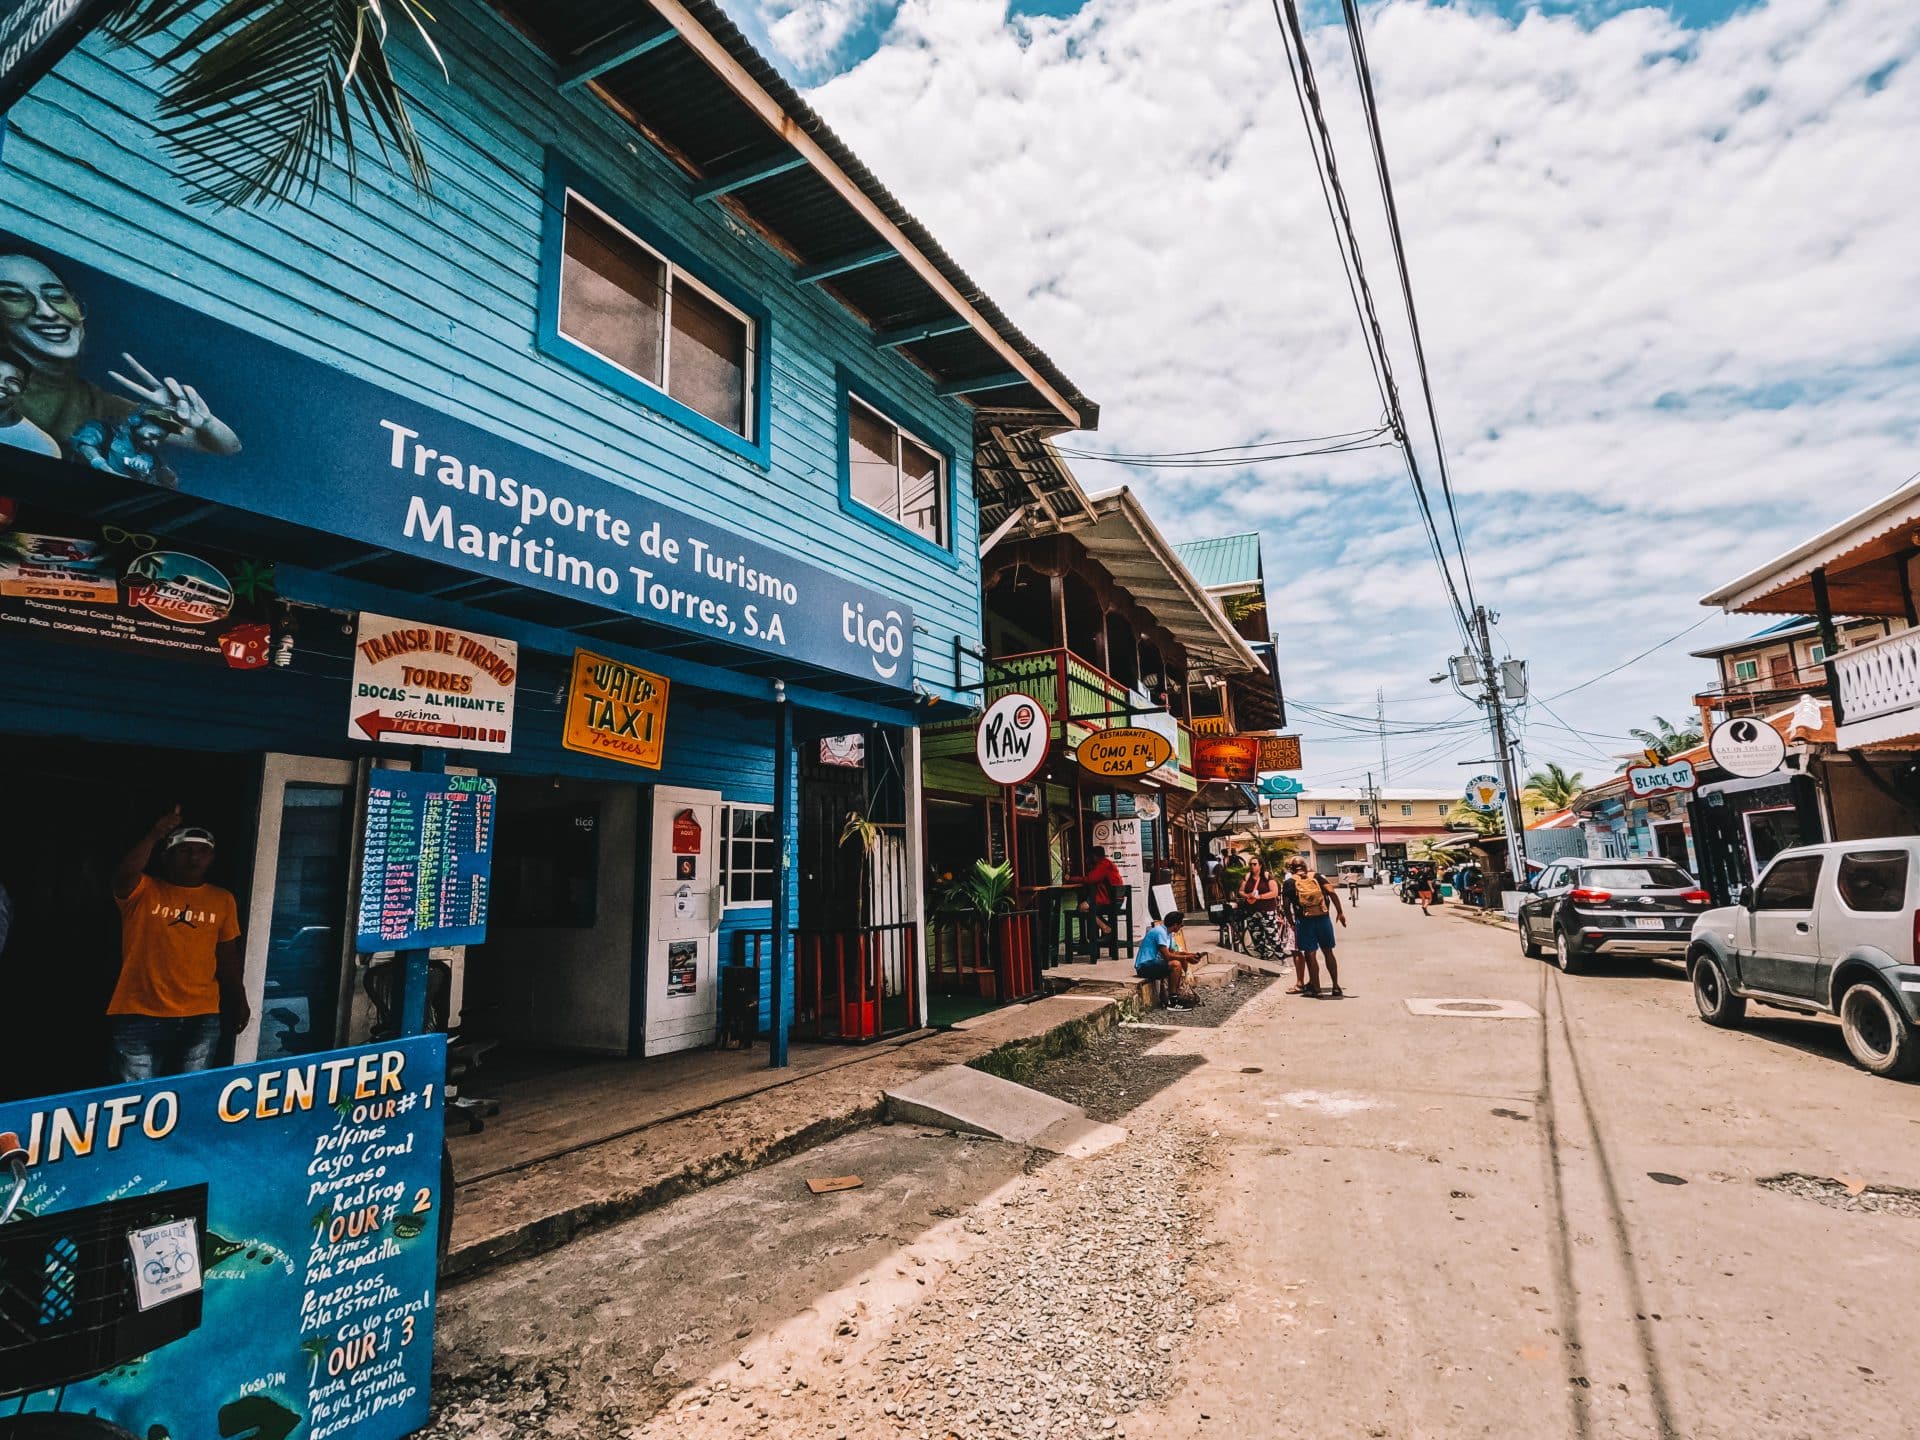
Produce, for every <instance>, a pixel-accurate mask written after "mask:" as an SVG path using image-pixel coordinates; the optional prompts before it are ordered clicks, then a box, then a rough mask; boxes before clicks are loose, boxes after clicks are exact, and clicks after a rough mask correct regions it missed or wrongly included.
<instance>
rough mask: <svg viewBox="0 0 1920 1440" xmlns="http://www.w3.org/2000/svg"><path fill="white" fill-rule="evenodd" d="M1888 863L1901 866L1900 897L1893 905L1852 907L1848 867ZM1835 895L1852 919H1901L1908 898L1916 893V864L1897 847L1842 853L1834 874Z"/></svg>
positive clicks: (1895, 899)
mask: <svg viewBox="0 0 1920 1440" xmlns="http://www.w3.org/2000/svg"><path fill="white" fill-rule="evenodd" d="M1889 860H1898V861H1899V862H1900V893H1899V895H1898V896H1896V897H1895V898H1894V903H1893V904H1891V905H1875V906H1862V905H1855V904H1854V903H1853V897H1852V896H1850V895H1848V893H1847V878H1848V876H1847V867H1848V866H1850V865H1855V864H1859V865H1871V864H1875V863H1885V862H1887V861H1889ZM1833 889H1834V893H1835V894H1836V895H1837V896H1839V897H1840V904H1841V905H1842V906H1843V907H1844V908H1845V909H1846V910H1847V911H1848V913H1850V914H1853V915H1898V914H1900V913H1901V912H1902V911H1904V910H1905V909H1906V908H1907V896H1908V895H1909V894H1910V893H1911V892H1912V890H1913V860H1912V857H1911V855H1909V853H1908V852H1907V851H1906V850H1903V849H1900V848H1898V847H1895V848H1892V849H1885V848H1882V849H1879V850H1843V851H1842V852H1841V854H1840V863H1839V865H1838V866H1837V867H1835V869H1834V872H1833Z"/></svg>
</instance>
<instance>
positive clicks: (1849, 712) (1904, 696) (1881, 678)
mask: <svg viewBox="0 0 1920 1440" xmlns="http://www.w3.org/2000/svg"><path fill="white" fill-rule="evenodd" d="M1826 669H1827V673H1828V675H1829V676H1830V677H1831V682H1830V683H1831V686H1832V693H1833V723H1834V741H1835V743H1836V744H1837V745H1838V746H1839V748H1840V749H1842V750H1850V749H1852V748H1853V747H1854V746H1856V745H1875V744H1883V743H1886V742H1888V741H1892V740H1904V739H1908V738H1913V739H1916V740H1920V630H1902V631H1900V632H1899V633H1897V634H1893V635H1888V636H1885V637H1883V638H1881V639H1879V640H1875V641H1873V642H1871V643H1870V644H1866V645H1859V646H1856V647H1855V648H1853V649H1851V650H1843V651H1841V652H1840V653H1839V654H1838V655H1835V656H1834V657H1833V658H1832V659H1831V660H1829V661H1827V664H1826Z"/></svg>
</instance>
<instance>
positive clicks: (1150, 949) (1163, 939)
mask: <svg viewBox="0 0 1920 1440" xmlns="http://www.w3.org/2000/svg"><path fill="white" fill-rule="evenodd" d="M1185 929H1186V917H1185V916H1183V915H1182V914H1181V913H1180V912H1179V911H1178V910H1173V911H1169V912H1168V913H1167V914H1165V915H1162V916H1161V917H1160V918H1159V919H1158V920H1156V921H1155V922H1154V923H1153V924H1152V925H1149V926H1148V927H1147V933H1146V934H1145V935H1142V936H1141V937H1140V951H1139V953H1138V954H1137V955H1135V956H1134V957H1133V973H1134V974H1135V975H1137V976H1139V977H1140V978H1141V979H1142V980H1164V981H1166V982H1167V1008H1168V1009H1169V1010H1191V1009H1192V1008H1193V1004H1194V1001H1193V998H1192V996H1191V994H1190V993H1189V992H1188V989H1187V970H1188V969H1189V967H1191V966H1194V965H1197V964H1199V963H1200V961H1201V960H1202V959H1204V958H1205V953H1204V952H1203V951H1198V950H1183V949H1181V948H1180V946H1179V944H1178V943H1177V942H1176V941H1175V940H1174V936H1176V935H1179V936H1180V937H1181V938H1182V939H1184V938H1186V937H1185V933H1184V932H1185Z"/></svg>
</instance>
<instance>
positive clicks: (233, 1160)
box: [0, 1035, 446, 1440]
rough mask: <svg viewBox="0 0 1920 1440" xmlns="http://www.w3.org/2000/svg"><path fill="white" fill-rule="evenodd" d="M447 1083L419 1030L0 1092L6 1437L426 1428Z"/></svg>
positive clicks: (129, 1439)
mask: <svg viewBox="0 0 1920 1440" xmlns="http://www.w3.org/2000/svg"><path fill="white" fill-rule="evenodd" d="M445 1077H446V1040H445V1037H444V1036H438V1035H428V1036H421V1037H419V1038H416V1039H410V1040H396V1041H392V1042H390V1043H387V1044H384V1045H372V1046H366V1047H363V1048H360V1049H355V1050H338V1051H332V1052H327V1053H322V1054H317V1055H305V1056H301V1057H299V1058H298V1059H297V1060H292V1061H289V1060H285V1059H282V1060H276V1061H273V1062H270V1063H267V1064H261V1065H243V1066H236V1067H233V1068H230V1069H224V1070H207V1071H201V1072H199V1073H197V1074H191V1075H176V1076H170V1077H167V1078H164V1079H158V1080H150V1081H146V1082H143V1083H141V1084H135V1085H125V1086H116V1087H108V1088H105V1089H100V1090H86V1091H82V1092H79V1093H77V1094H70V1095H53V1096H48V1097H45V1098H43V1099H37V1100H25V1101H20V1102H17V1103H13V1104H8V1105H0V1135H4V1134H5V1132H11V1133H12V1135H14V1136H17V1137H18V1141H19V1144H20V1146H21V1148H22V1149H23V1150H24V1156H25V1169H24V1176H25V1183H24V1190H23V1191H22V1193H21V1194H20V1197H19V1200H20V1203H19V1205H18V1208H16V1209H15V1210H14V1213H13V1216H12V1218H11V1219H10V1220H8V1221H7V1222H6V1223H4V1224H0V1437H4V1440H39V1437H45V1440H54V1437H74V1440H80V1437H86V1440H212V1437H215V1436H223V1437H228V1436H230V1437H236V1440H237V1437H247V1440H328V1437H329V1436H343V1437H344V1436H351V1437H353V1440H397V1437H400V1436H403V1435H409V1434H412V1433H413V1432H414V1431H415V1430H417V1429H419V1428H420V1427H421V1426H423V1425H424V1424H425V1423H426V1420H427V1411H428V1398H429V1387H430V1384H431V1377H432V1369H433V1316H434V1301H435V1293H436V1292H435V1275H436V1269H437V1265H436V1259H437V1254H436V1240H437V1238H438V1230H439V1225H440V1221H441V1208H440V1207H441V1204H442V1197H441V1195H440V1153H441V1129H442V1126H441V1111H442V1106H443V1104H444V1101H445V1097H444V1094H443V1093H442V1091H443V1086H444V1083H445ZM6 1148H7V1144H6V1141H5V1140H4V1139H0V1151H4V1150H5V1149H6ZM14 1192H15V1184H14V1182H13V1180H12V1179H11V1177H10V1173H9V1171H8V1169H7V1168H6V1167H5V1166H4V1165H0V1214H4V1213H5V1212H6V1211H7V1209H8V1208H9V1201H10V1200H11V1199H12V1198H13V1196H14Z"/></svg>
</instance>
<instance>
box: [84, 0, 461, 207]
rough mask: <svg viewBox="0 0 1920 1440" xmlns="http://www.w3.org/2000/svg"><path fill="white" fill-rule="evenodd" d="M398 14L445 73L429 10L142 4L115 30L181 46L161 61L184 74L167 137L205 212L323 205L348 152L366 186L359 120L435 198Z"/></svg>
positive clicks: (321, 3) (297, 0)
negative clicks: (401, 77) (393, 34)
mask: <svg viewBox="0 0 1920 1440" xmlns="http://www.w3.org/2000/svg"><path fill="white" fill-rule="evenodd" d="M396 9H397V10H398V11H400V13H401V14H403V15H404V16H405V17H406V18H407V19H408V20H409V21H410V22H411V23H412V27H413V30H414V31H415V32H416V33H417V34H418V35H419V36H420V37H421V38H422V39H423V40H424V41H425V42H426V45H427V48H428V50H429V52H430V53H431V54H432V55H433V57H434V60H435V61H436V63H439V64H440V67H441V70H442V73H444V72H445V68H446V67H445V62H444V61H443V60H442V59H441V57H440V52H439V49H438V47H437V46H435V45H434V43H433V39H432V36H431V35H430V34H429V33H428V31H427V27H426V21H427V19H429V18H431V17H429V16H427V15H426V12H425V11H423V10H421V9H420V7H419V5H418V3H417V0H219V3H213V4H209V3H208V0H130V3H129V4H128V5H127V6H126V7H125V8H124V9H123V10H122V11H120V12H119V14H118V15H116V16H115V17H114V18H113V19H112V20H111V21H110V22H109V23H108V26H107V31H108V34H109V35H110V36H111V37H112V38H113V39H115V40H117V41H119V42H121V43H123V44H132V43H135V42H138V41H142V40H150V39H155V38H159V37H168V39H169V42H170V43H168V44H167V46H166V48H165V49H164V50H163V51H162V52H161V53H160V54H159V55H158V56H157V57H156V58H155V60H154V64H155V65H156V66H160V67H164V68H169V69H172V70H173V72H174V73H173V74H172V75H171V76H170V78H169V79H168V81H167V82H166V86H165V88H164V90H163V92H162V95H161V100H160V128H161V136H162V139H163V140H164V142H165V144H166V146H167V149H168V150H169V151H170V152H171V154H172V156H173V158H174V160H175V162H176V164H177V165H178V166H179V169H180V174H181V178H182V179H183V180H184V181H185V182H186V184H187V186H188V192H189V196H190V198H191V199H192V200H193V201H194V203H196V204H210V205H216V206H220V207H222V208H228V207H234V206H242V205H262V204H280V203H282V202H285V201H288V200H292V199H295V198H297V197H300V196H304V195H308V194H311V193H312V192H313V191H314V190H316V189H318V188H319V187H320V184H321V182H322V180H323V179H324V178H325V175H326V172H327V168H328V166H329V165H330V164H331V163H332V162H333V160H334V158H335V156H336V154H338V155H339V157H340V161H341V164H342V166H343V168H344V169H345V170H346V173H347V179H348V184H349V186H352V185H354V184H356V183H358V180H359V164H358V160H359V156H358V147H357V145H356V143H355V142H356V134H355V125H356V122H357V123H358V124H359V125H361V126H363V127H364V129H365V131H366V133H367V134H368V135H370V136H371V137H372V138H373V142H374V145H375V146H376V148H377V149H378V151H379V153H380V156H381V158H382V160H383V161H384V162H385V163H386V165H387V167H388V168H389V169H393V168H395V166H396V161H403V162H404V163H405V165H406V168H407V171H408V174H409V177H410V178H411V180H412V182H413V185H414V188H415V189H416V190H417V191H418V192H419V193H421V194H423V195H425V194H428V193H430V189H431V183H432V176H431V175H430V173H429V171H428V168H427V157H426V152H425V150H424V148H423V147H422V145H421V143H420V137H419V135H418V134H417V133H416V132H415V130H414V128H413V120H412V117H411V116H410V115H409V114H408V112H407V106H406V102H405V99H404V98H403V97H402V95H401V93H400V87H399V83H398V81H397V80H396V79H395V77H394V74H393V70H392V67H391V65H390V64H389V62H388V55H387V50H386V41H387V37H388V33H389V19H388V12H389V11H392V10H396ZM195 16H198V17H199V18H197V19H195V18H194V17H195Z"/></svg>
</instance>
